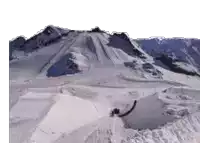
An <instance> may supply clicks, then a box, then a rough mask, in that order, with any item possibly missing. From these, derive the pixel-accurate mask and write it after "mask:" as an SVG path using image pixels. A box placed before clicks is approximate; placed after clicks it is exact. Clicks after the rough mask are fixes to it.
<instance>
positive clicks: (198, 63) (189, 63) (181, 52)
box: [136, 38, 200, 75]
mask: <svg viewBox="0 0 200 143" xmlns="http://www.w3.org/2000/svg"><path fill="white" fill-rule="evenodd" d="M136 41H137V42H138V43H139V45H140V46H141V47H142V49H143V50H144V51H146V52H147V53H148V54H149V55H151V56H153V57H154V58H155V59H156V61H157V62H156V63H157V65H160V66H162V67H163V68H166V66H167V67H169V68H168V69H171V70H173V71H177V70H176V69H174V68H173V67H175V68H179V69H182V70H183V71H184V70H185V69H186V72H187V71H190V73H191V74H192V75H194V74H195V73H197V75H199V73H198V72H199V70H200V40H199V39H184V38H150V39H137V40H136ZM166 59H171V61H173V63H172V62H171V65H169V62H168V63H167V62H166ZM160 62H161V63H162V64H161V63H160ZM177 62H178V64H177ZM172 64H173V65H174V66H172ZM180 65H181V68H180ZM170 67H172V68H173V69H172V68H170ZM178 72H180V70H178ZM187 73H188V72H187Z"/></svg>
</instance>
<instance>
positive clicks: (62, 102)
mask: <svg viewBox="0 0 200 143" xmlns="http://www.w3.org/2000/svg"><path fill="white" fill-rule="evenodd" d="M51 34H52V35H53V36H52V35H51ZM38 35H39V36H38ZM38 35H35V38H30V39H28V40H27V41H28V42H27V41H26V42H25V43H24V44H25V45H24V46H23V45H20V50H19V49H15V48H14V47H12V49H13V51H12V53H11V55H12V56H13V55H14V56H13V58H12V59H11V60H10V143H97V142H98V143H99V142H100V143H111V142H112V143H122V142H123V143H147V142H148V143H166V142H167V143H199V142H200V77H199V76H190V75H186V74H181V73H175V72H173V71H170V70H169V69H166V68H163V67H162V66H159V65H158V64H155V63H156V61H154V57H153V55H151V56H150V55H148V54H147V53H146V52H145V51H143V50H142V48H141V47H140V44H138V43H137V42H136V41H133V40H130V39H129V37H128V36H126V34H124V33H121V34H119V33H118V34H116V33H115V34H112V35H111V34H109V33H107V32H105V31H101V30H100V29H99V28H95V29H93V30H91V31H74V30H68V29H62V28H59V27H54V26H49V27H47V28H46V29H45V30H44V31H42V32H41V33H39V34H38ZM54 38H56V40H54ZM32 40H36V41H32ZM37 41H41V43H43V44H41V43H40V42H37ZM47 41H51V42H50V43H49V42H47ZM27 43H28V44H27ZM30 43H31V46H28V45H30ZM26 44H27V45H26ZM38 44H39V46H38ZM13 45H15V44H13ZM23 48H25V50H23ZM29 48H30V49H29ZM19 53H20V54H19ZM177 65H179V66H181V67H182V68H185V64H183V63H180V62H179V63H178V62H177ZM187 67H189V66H187ZM192 67H193V69H192V68H189V69H188V70H195V69H196V68H195V67H194V65H193V66H192ZM135 100H137V104H136V107H135V109H134V110H133V111H132V112H131V113H130V114H128V115H127V116H124V117H118V116H114V117H111V116H110V112H111V110H112V109H114V108H118V109H120V112H122V113H124V112H127V111H128V110H129V109H130V108H131V106H132V105H133V102H134V101H135Z"/></svg>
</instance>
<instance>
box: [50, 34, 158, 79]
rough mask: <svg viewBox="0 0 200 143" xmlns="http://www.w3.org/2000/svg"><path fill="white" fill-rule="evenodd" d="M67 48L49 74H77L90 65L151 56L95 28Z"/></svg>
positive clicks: (127, 42) (129, 43)
mask: <svg viewBox="0 0 200 143" xmlns="http://www.w3.org/2000/svg"><path fill="white" fill-rule="evenodd" d="M64 49H66V50H63V51H65V52H64V53H62V57H61V58H60V59H59V60H58V61H55V64H52V66H51V67H50V69H49V70H48V71H47V76H58V75H65V74H72V73H77V72H80V71H85V70H89V69H90V68H91V67H98V66H113V65H123V64H124V63H125V62H129V63H133V64H134V61H138V62H140V63H145V61H147V60H146V59H148V58H149V57H148V56H146V55H145V54H144V52H141V51H140V50H138V48H137V47H135V46H134V45H133V44H132V43H131V42H130V41H129V40H124V38H121V37H118V36H116V35H109V34H107V33H102V32H100V33H99V32H98V33H96V31H95V32H94V31H93V32H89V33H84V32H83V33H80V34H79V36H78V37H77V38H76V39H75V42H74V43H73V44H72V45H71V46H69V47H64ZM149 64H151V63H149ZM151 68H153V66H151V67H150V69H151ZM144 71H145V70H144ZM146 72H147V71H146ZM58 73H59V74H58ZM155 74H156V72H155Z"/></svg>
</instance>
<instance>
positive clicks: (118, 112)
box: [110, 100, 137, 117]
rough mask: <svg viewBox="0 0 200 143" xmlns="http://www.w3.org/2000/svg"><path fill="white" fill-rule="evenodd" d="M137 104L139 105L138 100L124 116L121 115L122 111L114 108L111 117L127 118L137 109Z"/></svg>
mask: <svg viewBox="0 0 200 143" xmlns="http://www.w3.org/2000/svg"><path fill="white" fill-rule="evenodd" d="M136 104H137V100H135V101H134V103H133V106H132V107H131V109H130V110H128V111H127V112H125V113H123V114H121V113H120V109H118V108H114V109H113V110H112V111H111V113H110V116H111V117H113V116H114V115H117V116H118V117H124V116H127V115H128V114H130V113H131V112H132V111H133V110H134V109H135V106H136Z"/></svg>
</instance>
